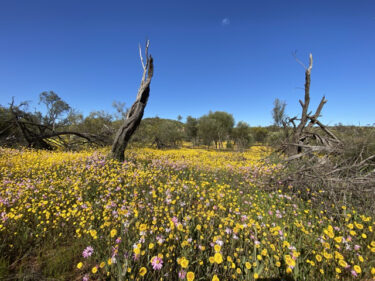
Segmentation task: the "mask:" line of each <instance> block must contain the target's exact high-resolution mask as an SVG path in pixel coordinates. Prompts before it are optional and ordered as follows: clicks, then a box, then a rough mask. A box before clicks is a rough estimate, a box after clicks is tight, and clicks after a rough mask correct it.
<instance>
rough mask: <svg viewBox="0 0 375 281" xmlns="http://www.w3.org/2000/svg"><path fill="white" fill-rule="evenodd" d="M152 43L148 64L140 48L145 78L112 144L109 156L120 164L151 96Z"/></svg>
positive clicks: (147, 59) (146, 51)
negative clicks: (144, 60)
mask: <svg viewBox="0 0 375 281" xmlns="http://www.w3.org/2000/svg"><path fill="white" fill-rule="evenodd" d="M149 45H150V42H149V41H147V43H146V49H145V55H146V64H144V62H143V57H142V51H141V47H139V55H140V58H141V63H142V67H143V76H142V80H141V86H140V87H139V90H138V94H137V99H136V101H135V102H134V104H133V105H132V107H131V108H130V110H129V112H128V114H127V116H126V119H125V121H124V123H123V124H122V125H121V127H120V129H119V130H118V131H117V133H116V137H115V140H114V142H113V144H112V149H111V152H110V153H109V155H108V156H107V157H108V158H110V159H116V160H118V161H120V162H123V161H124V152H125V149H126V146H127V145H128V142H129V140H130V138H131V136H132V135H133V133H134V132H135V130H136V129H137V128H138V126H139V124H140V123H141V120H142V117H143V113H144V109H145V107H146V104H147V100H148V97H149V95H150V83H151V79H152V76H153V73H154V64H153V59H152V57H151V55H148V47H149Z"/></svg>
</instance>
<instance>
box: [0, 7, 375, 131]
mask: <svg viewBox="0 0 375 281" xmlns="http://www.w3.org/2000/svg"><path fill="white" fill-rule="evenodd" d="M146 38H148V39H150V41H151V46H150V53H151V54H152V55H153V57H154V60H155V75H154V78H153V81H152V83H151V95H150V99H149V103H148V105H147V107H146V112H145V116H146V117H152V116H155V115H158V116H159V117H163V118H173V119H176V117H177V115H179V114H181V115H182V116H183V117H186V116H187V115H192V116H195V117H199V116H201V115H203V114H205V113H207V112H208V111H209V110H213V111H216V110H222V111H227V112H230V113H232V114H233V115H234V117H235V119H236V121H241V120H243V121H246V122H248V123H250V125H254V126H255V125H269V124H271V123H272V117H271V113H270V112H271V109H272V107H273V101H274V99H275V98H280V99H281V100H285V101H286V103H287V113H288V114H289V115H295V114H297V113H299V112H300V106H299V104H298V99H299V98H302V97H303V89H302V88H303V84H304V70H303V68H302V67H301V66H300V65H299V64H297V63H296V61H295V60H294V58H293V57H292V55H291V54H292V52H293V51H295V50H298V52H297V55H298V57H299V58H300V59H301V60H303V61H304V62H306V63H307V61H308V54H309V53H310V52H311V53H312V54H313V56H314V67H313V70H312V86H311V99H312V101H311V105H312V107H311V110H315V107H316V105H317V104H318V103H319V101H320V99H321V97H322V95H326V98H327V99H328V103H327V104H326V106H325V107H324V109H323V112H322V113H323V118H322V120H323V121H324V122H326V123H328V124H330V125H333V124H335V123H338V122H342V123H344V124H355V125H358V124H359V123H360V124H361V125H366V124H373V123H374V122H375V113H374V112H375V110H374V105H375V1H374V0H367V1H362V0H357V1H354V0H350V1H348V0H340V1H336V0H334V1H330V0H325V1H304V0H298V1H287V0H256V1H253V0H243V1H236V0H231V1H229V0H225V1H222V0H215V1H204V0H200V1H195V0H189V1H185V0H173V1H163V0H158V1H146V0H144V1H125V0H124V1H104V0H103V1H94V0H90V1H83V0H64V1H62V0H61V1H54V0H48V1H40V0H32V1H31V0H25V1H18V0H1V1H0V43H1V44H0V104H3V105H5V104H7V103H8V102H9V101H10V100H11V97H12V96H14V97H15V98H16V101H17V102H19V101H23V100H31V101H34V103H33V105H34V106H38V104H37V100H38V95H39V93H41V92H42V91H49V90H53V91H55V92H56V93H58V94H59V95H60V96H61V97H62V98H63V99H64V100H65V101H67V102H68V103H69V104H70V105H71V106H72V107H74V108H77V109H79V110H80V111H81V112H82V113H84V114H88V113H89V112H90V111H93V110H106V111H112V112H113V109H112V106H111V104H112V102H113V101H114V100H118V101H123V102H126V105H127V106H129V107H130V106H131V104H132V103H133V101H134V99H135V96H136V92H137V89H138V86H139V82H140V78H141V74H142V69H141V66H140V62H139V56H138V49H137V48H138V43H139V42H144V41H145V39H146Z"/></svg>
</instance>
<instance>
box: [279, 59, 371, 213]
mask: <svg viewBox="0 0 375 281" xmlns="http://www.w3.org/2000/svg"><path fill="white" fill-rule="evenodd" d="M297 61H298V62H299V63H300V64H302V65H303V63H301V62H300V61H299V60H298V59H297ZM303 66H304V65H303ZM312 67H313V57H312V55H311V54H310V57H309V66H308V67H306V66H304V68H305V96H304V101H302V100H299V103H300V105H301V107H302V113H301V117H300V118H298V117H292V118H288V119H287V120H286V121H285V122H283V127H284V128H283V129H284V133H285V134H284V135H285V139H284V141H283V142H282V144H281V145H280V147H279V148H278V151H279V152H282V154H284V156H285V157H284V161H285V165H286V167H287V169H286V171H285V173H284V174H283V175H282V182H283V184H284V185H285V186H289V187H290V186H293V188H295V189H299V188H304V189H311V190H314V191H318V190H323V191H324V192H323V194H324V196H327V197H328V199H329V200H325V201H324V202H327V204H328V202H331V203H332V201H330V200H333V202H336V203H338V202H339V201H340V202H341V203H345V201H349V200H351V201H352V202H351V203H352V204H357V205H360V206H362V207H364V208H366V212H368V211H370V212H374V211H375V209H374V207H373V204H372V203H370V204H369V202H372V201H373V198H375V155H373V154H372V153H373V152H372V150H371V149H368V148H367V147H366V140H365V139H361V140H363V141H359V142H358V144H354V145H353V142H351V141H350V140H349V141H348V138H347V136H346V135H345V134H344V135H343V136H341V137H338V136H337V132H335V128H334V127H333V128H329V127H327V126H326V125H324V124H323V123H322V122H320V121H319V117H320V116H321V111H322V109H323V106H324V105H325V103H326V102H327V100H326V99H325V97H324V96H323V98H322V99H321V101H320V103H319V105H318V107H317V109H316V111H315V113H314V114H312V112H311V111H309V105H310V83H311V70H312ZM298 121H299V123H298V124H296V123H297V122H298ZM369 137H371V136H369ZM301 194H303V196H307V197H309V195H308V193H307V192H302V193H301Z"/></svg>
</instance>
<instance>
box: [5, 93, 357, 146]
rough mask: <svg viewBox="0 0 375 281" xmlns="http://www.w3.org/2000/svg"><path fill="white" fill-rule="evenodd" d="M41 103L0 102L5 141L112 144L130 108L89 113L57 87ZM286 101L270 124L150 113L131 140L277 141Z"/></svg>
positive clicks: (277, 105) (214, 115)
mask: <svg viewBox="0 0 375 281" xmlns="http://www.w3.org/2000/svg"><path fill="white" fill-rule="evenodd" d="M39 105H40V106H41V107H42V108H41V109H40V110H35V109H34V110H30V107H31V106H30V104H29V103H27V102H22V103H20V104H18V105H15V104H14V102H13V101H12V102H11V103H10V104H9V105H8V106H5V105H0V145H2V146H10V147H17V146H27V147H35V148H42V149H55V148H63V149H80V148H82V147H87V146H109V145H111V144H112V143H113V139H114V135H115V133H116V131H117V130H118V128H119V127H120V126H121V124H122V122H123V120H124V119H126V113H127V112H128V109H127V108H126V107H125V103H121V102H114V103H113V107H114V113H108V112H105V111H93V112H91V113H90V114H88V115H87V116H83V114H82V113H80V112H79V111H78V110H75V109H73V108H72V107H71V106H70V105H69V104H68V103H67V102H65V101H64V100H62V99H61V98H60V97H59V96H58V94H57V93H55V92H53V91H49V92H43V93H41V94H40V96H39ZM285 107H286V104H285V102H283V101H280V100H279V99H276V100H275V102H274V107H273V109H272V111H271V114H272V117H273V120H274V123H273V125H270V126H266V127H259V126H256V127H251V126H250V125H249V124H248V123H246V122H244V121H239V122H237V123H236V122H235V120H234V117H233V115H232V114H230V113H228V112H224V111H215V112H212V111H210V112H208V113H207V114H205V115H203V116H201V117H192V116H187V117H186V120H185V122H184V123H183V122H182V120H183V118H182V116H181V115H179V116H178V117H177V120H171V119H163V118H159V117H154V118H145V119H143V120H142V121H141V124H140V126H139V127H138V129H137V130H136V132H135V133H134V135H133V136H132V139H131V144H132V145H135V146H153V147H156V148H159V149H162V148H171V147H180V146H182V144H183V143H184V142H189V143H190V144H191V146H193V147H197V146H204V147H207V148H215V149H234V150H244V149H247V148H249V147H250V146H252V145H255V144H275V143H278V142H280V141H281V140H283V139H284V138H285V136H284V135H285V132H286V130H288V129H289V130H291V129H292V128H285V123H286V121H287V120H288V117H287V116H286V114H285ZM43 108H44V109H43ZM42 112H44V113H42ZM333 127H334V128H333V129H334V130H335V131H339V132H340V133H342V132H343V131H346V130H348V132H349V131H350V130H352V129H353V128H351V127H350V126H343V125H342V124H339V125H337V126H333Z"/></svg>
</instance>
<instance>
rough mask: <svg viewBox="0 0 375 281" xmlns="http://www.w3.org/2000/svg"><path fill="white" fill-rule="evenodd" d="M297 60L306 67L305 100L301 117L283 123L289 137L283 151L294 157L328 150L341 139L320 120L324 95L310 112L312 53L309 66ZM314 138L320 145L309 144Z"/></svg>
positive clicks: (301, 102)
mask: <svg viewBox="0 0 375 281" xmlns="http://www.w3.org/2000/svg"><path fill="white" fill-rule="evenodd" d="M296 60H297V62H298V63H300V64H301V65H302V66H303V67H304V69H305V97H304V101H302V100H299V103H300V105H301V107H302V113H301V117H300V118H297V117H293V118H288V119H287V121H286V122H284V124H283V126H284V129H285V130H286V132H287V133H286V136H287V138H286V141H285V143H284V144H283V146H282V151H283V152H285V153H287V154H288V155H290V156H291V157H292V159H296V158H299V157H302V156H304V155H305V154H308V153H310V152H315V151H320V150H322V151H327V150H328V149H331V148H333V147H334V146H335V145H337V144H339V143H340V140H339V139H338V138H337V137H336V136H335V135H334V133H333V132H331V131H330V130H329V129H328V128H327V127H326V126H325V125H323V124H322V123H321V122H320V121H319V120H318V118H319V117H320V114H321V111H322V109H323V106H324V104H325V103H326V102H327V100H326V99H325V97H324V96H323V98H322V99H321V101H320V103H319V106H318V107H317V109H316V111H315V113H314V114H313V115H312V113H311V112H309V105H310V83H311V70H312V67H313V56H312V54H310V56H309V66H308V67H306V66H305V65H304V64H303V63H302V62H301V61H300V60H298V58H296ZM295 121H299V124H298V125H296V124H295ZM314 125H318V126H319V128H320V129H321V132H318V131H317V130H315V128H314ZM290 128H292V130H291V133H289V131H290ZM312 140H314V141H315V142H317V143H318V144H319V145H312V146H311V145H309V141H312Z"/></svg>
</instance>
